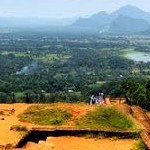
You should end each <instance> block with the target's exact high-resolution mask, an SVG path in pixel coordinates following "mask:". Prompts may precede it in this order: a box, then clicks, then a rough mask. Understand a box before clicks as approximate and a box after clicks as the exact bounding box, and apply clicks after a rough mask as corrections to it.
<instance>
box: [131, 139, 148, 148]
mask: <svg viewBox="0 0 150 150" xmlns="http://www.w3.org/2000/svg"><path fill="white" fill-rule="evenodd" d="M132 150H146V146H145V144H144V142H143V141H142V139H138V140H137V142H136V143H135V145H134V148H133V149H132Z"/></svg>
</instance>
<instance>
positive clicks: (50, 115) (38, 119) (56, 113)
mask: <svg viewBox="0 0 150 150" xmlns="http://www.w3.org/2000/svg"><path fill="white" fill-rule="evenodd" d="M71 116H72V114H71V112H70V111H69V110H65V109H59V108H52V109H50V108H46V107H44V106H31V107H29V108H27V110H25V112H24V113H22V114H20V115H19V118H20V121H25V122H30V123H34V124H39V125H62V124H64V123H65V122H66V121H67V120H69V119H70V118H71Z"/></svg>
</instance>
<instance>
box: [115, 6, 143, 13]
mask: <svg viewBox="0 0 150 150" xmlns="http://www.w3.org/2000/svg"><path fill="white" fill-rule="evenodd" d="M119 11H120V12H138V13H139V12H140V13H141V12H144V11H143V10H141V9H140V8H138V7H136V6H133V5H125V6H122V7H121V8H119V9H118V10H117V11H115V12H119Z"/></svg>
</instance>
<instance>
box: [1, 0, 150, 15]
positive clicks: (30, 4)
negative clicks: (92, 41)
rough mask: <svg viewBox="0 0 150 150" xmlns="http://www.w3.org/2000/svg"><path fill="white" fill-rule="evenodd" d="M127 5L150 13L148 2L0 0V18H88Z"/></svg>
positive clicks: (130, 0)
mask: <svg viewBox="0 0 150 150" xmlns="http://www.w3.org/2000/svg"><path fill="white" fill-rule="evenodd" d="M128 4H130V5H134V6H137V7H139V8H141V9H142V10H144V11H148V12H150V7H149V6H150V0H0V16H2V17H46V18H72V17H88V16H91V15H92V14H95V13H97V12H100V11H106V12H109V13H110V12H112V11H114V10H116V9H118V8H120V7H121V6H124V5H128Z"/></svg>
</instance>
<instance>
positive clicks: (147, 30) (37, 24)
mask: <svg viewBox="0 0 150 150" xmlns="http://www.w3.org/2000/svg"><path fill="white" fill-rule="evenodd" d="M3 28H15V29H16V28H21V29H22V28H23V29H25V28H30V30H36V31H40V32H41V31H53V32H61V33H62V32H73V33H92V34H144V35H145V34H146V35H150V13H149V12H145V11H143V10H141V9H139V8H137V7H135V6H131V5H126V6H123V7H121V8H120V9H118V10H116V11H114V12H112V13H110V14H108V13H106V12H104V11H101V12H99V13H97V14H94V15H92V16H91V17H89V18H79V19H77V18H67V19H49V18H5V17H3V18H2V17H0V32H1V31H2V30H4V29H3ZM4 31H5V30H4Z"/></svg>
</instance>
